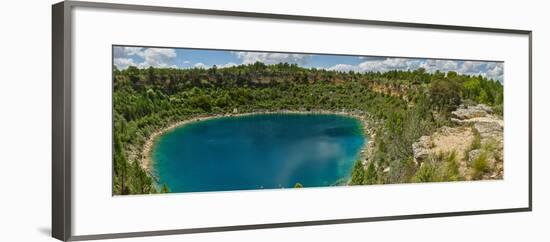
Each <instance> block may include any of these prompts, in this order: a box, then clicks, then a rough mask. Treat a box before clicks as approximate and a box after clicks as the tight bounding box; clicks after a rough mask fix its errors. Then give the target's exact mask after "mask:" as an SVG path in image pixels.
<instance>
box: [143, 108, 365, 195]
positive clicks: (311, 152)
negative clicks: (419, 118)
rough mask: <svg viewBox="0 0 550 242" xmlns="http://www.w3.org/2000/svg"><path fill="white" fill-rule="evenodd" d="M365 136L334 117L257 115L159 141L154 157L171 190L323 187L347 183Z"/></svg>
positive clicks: (191, 128) (200, 125)
mask: <svg viewBox="0 0 550 242" xmlns="http://www.w3.org/2000/svg"><path fill="white" fill-rule="evenodd" d="M366 142H367V137H365V135H364V134H363V127H362V124H361V121H360V120H358V119H356V118H353V117H349V116H343V115H335V114H282V113H281V114H255V115H245V116H237V117H221V118H213V119H206V120H203V121H197V122H192V123H189V124H186V125H183V126H181V127H178V128H175V129H173V130H171V131H168V132H166V133H165V134H163V135H162V136H160V137H159V138H158V140H157V142H156V143H155V146H154V148H153V152H152V159H153V162H154V170H155V172H156V175H157V176H158V178H159V184H167V185H168V187H169V188H170V192H204V191H230V190H248V189H272V188H291V187H294V185H295V184H296V183H297V182H299V183H301V184H302V185H303V186H304V187H322V186H331V185H335V184H336V183H339V182H340V183H341V182H342V181H345V180H346V179H348V178H349V176H350V173H351V169H352V167H353V164H354V163H355V161H356V160H357V159H358V158H359V153H360V150H361V148H362V147H363V144H365V143H366Z"/></svg>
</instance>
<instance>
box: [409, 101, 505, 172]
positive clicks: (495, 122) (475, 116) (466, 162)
mask: <svg viewBox="0 0 550 242" xmlns="http://www.w3.org/2000/svg"><path fill="white" fill-rule="evenodd" d="M452 115H453V118H452V119H451V120H452V121H453V122H454V123H455V124H456V125H457V126H456V127H452V128H451V127H442V128H440V129H438V130H437V131H436V132H434V133H433V134H432V135H430V136H422V137H421V138H420V139H419V140H418V141H417V142H415V143H414V144H413V147H412V148H413V153H414V160H415V163H416V165H417V166H422V164H423V163H424V162H425V161H427V160H428V159H430V158H431V157H434V156H437V155H438V154H448V153H451V152H454V153H455V155H456V158H457V160H458V163H459V172H460V175H461V177H462V179H464V180H474V179H476V180H477V179H502V177H503V169H504V167H503V157H504V153H503V151H504V140H503V128H504V122H503V120H502V118H501V117H498V116H496V115H494V114H493V111H492V109H491V108H490V107H488V106H486V105H483V104H479V105H476V106H469V107H467V106H464V105H462V106H460V107H459V108H458V109H457V110H455V111H453V112H452ZM432 160H433V159H432Z"/></svg>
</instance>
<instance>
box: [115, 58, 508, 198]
mask: <svg viewBox="0 0 550 242" xmlns="http://www.w3.org/2000/svg"><path fill="white" fill-rule="evenodd" d="M113 87H114V88H113V116H114V117H113V119H114V120H113V128H114V132H113V140H114V153H113V163H114V174H113V176H114V177H113V179H114V180H113V194H116V195H123V194H148V193H164V192H169V189H170V188H169V187H168V186H166V184H157V180H156V178H155V174H154V172H152V171H147V170H145V169H144V168H143V167H142V166H141V165H140V160H141V158H142V151H143V146H144V144H145V142H146V140H147V139H148V138H149V137H150V135H151V134H152V133H153V132H155V131H158V130H161V129H163V128H165V127H167V126H169V125H170V124H172V123H174V122H177V121H181V120H186V119H191V118H193V117H197V116H202V115H215V114H226V113H246V112H258V111H280V110H295V111H310V110H326V111H342V110H344V111H349V112H356V113H361V114H363V115H364V116H365V117H368V119H369V120H371V121H370V122H371V123H372V125H373V127H374V130H375V132H376V136H375V138H374V144H375V146H374V149H373V151H372V154H370V159H371V160H372V161H371V162H369V164H368V165H367V166H366V167H364V166H363V164H362V163H361V162H360V161H358V162H357V163H356V164H355V166H354V169H353V171H352V174H350V177H351V178H350V181H349V184H350V185H359V184H388V183H408V182H421V181H432V180H433V177H428V178H426V175H425V173H426V172H430V171H426V169H428V168H429V167H428V168H423V169H420V168H418V167H416V166H415V165H414V162H413V154H412V152H413V150H412V144H413V143H414V142H415V141H416V140H417V139H418V138H419V137H421V136H423V135H427V134H430V133H432V132H433V131H434V130H436V129H437V128H439V127H442V126H453V123H452V122H451V121H450V112H452V111H453V110H455V109H457V107H458V106H459V105H460V104H462V103H483V104H486V105H488V106H491V107H492V108H493V110H495V113H496V114H497V115H501V116H502V110H503V109H502V104H503V86H502V84H501V83H500V82H499V81H497V80H491V79H487V78H485V77H483V76H468V75H461V74H458V73H456V72H447V73H445V72H439V71H436V72H433V73H428V72H427V71H426V70H425V69H423V68H419V69H416V70H409V71H388V72H384V73H380V72H368V73H358V72H352V71H350V72H337V71H329V70H325V69H314V68H311V69H309V68H303V67H299V66H298V65H296V64H288V63H280V64H275V65H265V64H263V63H261V62H256V63H254V64H248V65H239V66H234V67H227V68H217V67H216V66H213V67H212V68H209V69H203V68H191V69H174V68H153V67H149V68H143V69H140V68H137V67H134V66H130V67H128V68H126V69H124V70H119V69H117V68H116V66H113ZM449 156H451V155H449ZM442 159H449V160H451V161H452V159H453V157H443V158H442ZM388 167H390V168H391V170H390V172H384V170H386V169H387V168H388ZM455 168H456V167H454V166H453V164H452V162H449V166H448V167H447V169H444V171H442V172H444V173H445V174H440V175H438V177H440V178H439V179H440V180H453V179H460V178H457V177H456V172H454V173H453V171H455V170H456V169H455ZM429 175H431V176H434V174H433V171H432V172H431V173H430V174H429ZM453 175H454V176H453ZM301 186H302V185H301V184H300V185H299V187H301Z"/></svg>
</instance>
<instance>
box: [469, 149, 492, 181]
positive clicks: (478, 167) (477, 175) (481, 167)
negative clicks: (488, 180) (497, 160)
mask: <svg viewBox="0 0 550 242" xmlns="http://www.w3.org/2000/svg"><path fill="white" fill-rule="evenodd" d="M471 166H472V178H473V179H474V180H478V179H481V178H482V177H483V175H484V174H485V173H487V172H489V170H490V167H489V158H488V154H487V152H486V151H482V152H481V153H479V155H478V156H477V157H476V158H475V159H473V160H472V164H471Z"/></svg>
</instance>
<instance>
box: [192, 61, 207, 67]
mask: <svg viewBox="0 0 550 242" xmlns="http://www.w3.org/2000/svg"><path fill="white" fill-rule="evenodd" d="M193 67H195V68H200V69H208V68H210V67H209V66H207V65H205V64H204V63H202V62H199V63H197V64H195V65H193Z"/></svg>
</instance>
